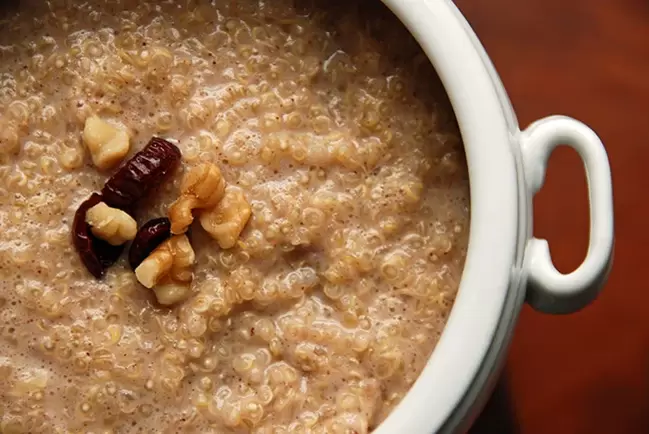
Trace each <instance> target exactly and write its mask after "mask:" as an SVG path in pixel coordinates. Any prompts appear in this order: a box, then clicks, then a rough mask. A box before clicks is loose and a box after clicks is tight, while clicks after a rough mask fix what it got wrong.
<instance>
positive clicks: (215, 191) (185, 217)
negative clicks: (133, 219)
mask: <svg viewBox="0 0 649 434" xmlns="http://www.w3.org/2000/svg"><path fill="white" fill-rule="evenodd" d="M224 192H225V180H224V179H223V177H222V176H221V171H220V170H219V168H218V166H216V165H214V164H212V163H204V164H201V165H198V166H196V167H194V168H193V169H192V170H190V171H189V172H187V174H186V175H185V177H184V178H183V181H182V184H181V186H180V197H179V198H178V199H177V200H176V201H175V202H174V203H173V204H172V205H171V208H170V209H169V220H171V233H172V234H182V233H184V232H185V231H187V228H188V227H189V225H190V224H191V223H192V221H194V216H193V215H192V210H194V209H205V208H212V207H214V206H215V205H216V204H217V203H218V202H219V201H220V200H221V198H222V197H223V194H224Z"/></svg>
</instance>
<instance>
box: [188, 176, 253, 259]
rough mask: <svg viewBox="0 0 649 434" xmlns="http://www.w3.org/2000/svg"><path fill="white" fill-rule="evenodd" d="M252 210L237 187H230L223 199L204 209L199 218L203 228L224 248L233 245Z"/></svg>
mask: <svg viewBox="0 0 649 434" xmlns="http://www.w3.org/2000/svg"><path fill="white" fill-rule="evenodd" d="M251 214H252V211H251V209H250V204H248V201H247V200H246V197H245V196H244V195H243V191H241V189H240V188H237V187H228V188H227V189H226V190H225V195H224V196H223V199H221V201H220V202H219V203H218V204H217V205H216V206H215V207H214V208H211V209H207V210H203V211H202V212H201V213H200V216H199V219H200V222H201V226H203V229H205V231H207V233H208V234H210V236H211V237H212V238H214V239H215V240H216V241H217V242H218V243H219V246H221V248H222V249H229V248H231V247H233V246H234V245H235V244H236V243H237V240H238V239H239V235H240V234H241V231H243V228H244V227H245V226H246V223H248V219H249V218H250V215H251Z"/></svg>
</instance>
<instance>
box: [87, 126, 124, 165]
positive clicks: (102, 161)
mask: <svg viewBox="0 0 649 434" xmlns="http://www.w3.org/2000/svg"><path fill="white" fill-rule="evenodd" d="M129 141H130V137H129V135H128V132H126V131H125V130H122V129H119V128H117V127H115V126H113V125H111V124H109V123H108V122H106V121H104V120H102V119H100V118H99V117H98V116H91V117H89V118H88V119H86V124H85V126H84V128H83V142H84V143H85V144H86V146H87V147H88V149H89V150H90V155H91V156H92V162H93V163H94V164H95V166H97V167H98V168H100V169H102V170H106V169H110V168H112V167H115V166H116V165H117V164H119V162H120V161H122V159H123V158H124V157H125V156H126V154H128V150H129V147H130V143H129Z"/></svg>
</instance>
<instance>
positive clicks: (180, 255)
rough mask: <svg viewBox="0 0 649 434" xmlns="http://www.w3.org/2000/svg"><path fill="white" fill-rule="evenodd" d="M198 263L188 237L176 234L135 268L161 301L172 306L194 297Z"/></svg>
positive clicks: (145, 284)
mask: <svg viewBox="0 0 649 434" xmlns="http://www.w3.org/2000/svg"><path fill="white" fill-rule="evenodd" d="M195 261H196V255H195V254H194V249H192V246H191V244H190V243H189V239H188V238H187V236H186V235H175V236H172V237H171V238H169V239H168V240H166V241H164V242H163V243H162V244H160V245H159V246H158V247H157V248H156V249H155V250H154V251H153V252H151V254H150V255H149V256H148V257H147V258H146V259H145V260H144V261H142V263H141V264H140V265H139V266H138V267H137V268H136V269H135V276H136V277H137V280H138V281H139V282H140V283H141V284H142V285H144V286H145V287H147V288H149V289H152V290H153V291H154V292H155V294H156V298H157V299H158V302H159V303H160V304H163V305H170V304H174V303H178V302H180V301H183V300H185V299H186V298H187V297H188V296H189V295H190V284H191V282H192V279H193V277H194V273H193V265H194V262H195Z"/></svg>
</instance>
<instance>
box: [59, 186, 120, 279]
mask: <svg viewBox="0 0 649 434" xmlns="http://www.w3.org/2000/svg"><path fill="white" fill-rule="evenodd" d="M103 200H104V198H103V197H102V196H101V195H100V194H99V193H93V194H92V195H91V196H90V197H89V198H88V199H86V200H85V201H84V202H83V203H82V204H81V205H80V206H79V208H78V209H77V212H76V213H75V214H74V221H73V222H72V241H73V244H74V247H75V248H76V249H77V252H78V253H79V257H80V258H81V261H82V262H83V265H85V266H86V268H87V269H88V271H90V273H92V275H93V276H95V277H96V278H98V279H99V278H100V277H102V276H103V275H104V272H105V271H106V268H108V267H110V266H111V265H113V264H114V263H115V261H117V259H119V255H121V254H122V251H123V250H124V246H123V245H122V246H113V245H111V244H109V243H107V242H106V241H104V240H100V239H99V238H97V237H95V236H94V235H93V234H92V232H91V231H90V225H89V224H88V223H86V212H87V211H88V210H89V209H90V208H92V207H93V206H95V205H97V204H98V203H99V202H102V201H103Z"/></svg>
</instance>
